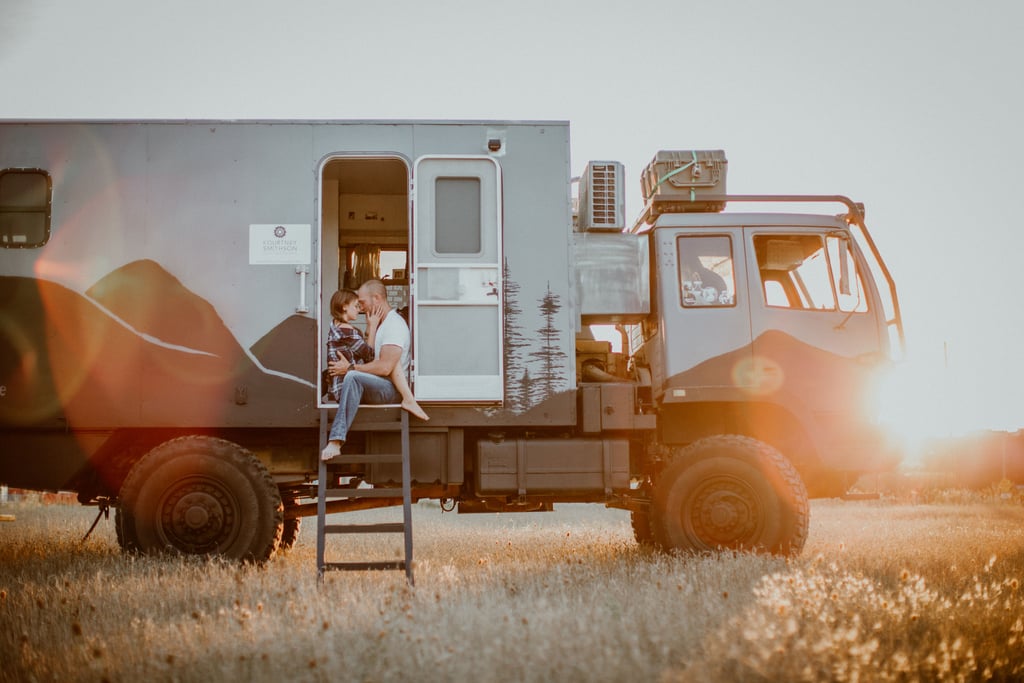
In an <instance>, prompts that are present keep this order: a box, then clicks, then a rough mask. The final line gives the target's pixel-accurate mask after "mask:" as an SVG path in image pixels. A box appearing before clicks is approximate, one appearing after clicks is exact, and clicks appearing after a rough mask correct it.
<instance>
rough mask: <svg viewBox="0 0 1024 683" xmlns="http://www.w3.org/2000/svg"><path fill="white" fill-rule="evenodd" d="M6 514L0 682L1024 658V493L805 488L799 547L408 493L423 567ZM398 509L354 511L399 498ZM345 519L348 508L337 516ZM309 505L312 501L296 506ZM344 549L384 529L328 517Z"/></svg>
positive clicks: (938, 674) (336, 677)
mask: <svg viewBox="0 0 1024 683" xmlns="http://www.w3.org/2000/svg"><path fill="white" fill-rule="evenodd" d="M0 512H3V513H5V514H13V515H14V516H15V517H16V521H13V522H2V523H0V680H10V681H37V680H38V681H51V680H54V681H103V680H108V681H139V680H144V681H151V682H153V681H204V682H206V681H218V680H239V681H268V682H269V681H275V682H277V681H282V680H288V681H348V680H353V681H409V680H416V681H469V680H484V681H491V680H508V681H634V680H644V681H745V680H746V681H802V680H807V681H832V680H835V681H890V680H892V681H918V680H920V681H932V680H1003V681H1008V680H1022V679H1024V599H1022V595H1024V592H1022V590H1021V586H1020V584H1021V582H1022V581H1024V506H1022V505H1020V504H1019V503H1008V502H999V501H998V500H997V501H994V502H990V503H974V502H970V503H948V502H947V503H937V504H936V503H929V504H909V503H900V504H897V503H892V502H859V503H852V502H846V503H844V502H839V501H819V502H815V503H814V504H813V505H812V521H811V535H810V539H809V541H808V544H807V547H806V549H805V551H804V553H803V554H802V555H801V556H800V557H799V558H796V559H790V560H784V559H778V558H766V557H757V556H751V555H735V554H726V555H713V556H665V555H659V554H656V553H652V552H650V551H648V550H646V549H643V548H640V547H638V546H637V545H636V544H635V543H634V541H633V538H632V533H631V531H630V527H629V521H628V516H627V515H626V514H625V513H622V512H620V511H614V510H605V509H603V508H601V507H599V506H586V505H565V506H559V507H558V508H557V509H556V511H555V512H553V513H542V514H527V515H507V514H503V515H463V516H459V515H455V514H442V513H441V512H440V510H439V509H438V507H437V506H436V505H427V504H420V505H417V506H415V512H414V514H415V517H416V522H415V533H416V559H417V561H416V587H415V588H409V587H407V586H406V584H405V581H404V575H403V574H402V573H401V572H387V573H360V572H344V573H342V572H334V573H330V574H328V575H327V577H326V581H325V583H324V585H323V587H322V588H318V586H317V582H316V571H315V538H316V534H315V527H314V524H315V520H305V528H304V529H303V532H302V534H301V536H300V538H299V542H298V543H297V545H296V546H295V548H294V549H293V550H292V551H291V552H290V553H289V554H287V555H285V556H283V557H279V558H276V559H275V560H274V561H272V562H271V563H269V564H268V565H267V566H266V567H264V568H257V567H251V566H237V565H232V564H226V563H222V562H209V561H196V560H188V559H181V558H147V557H131V556H126V555H123V554H121V553H120V551H119V550H118V548H117V544H116V541H115V539H114V531H113V524H112V522H109V521H108V522H101V525H100V527H99V528H98V529H97V531H96V532H95V533H94V534H93V536H92V537H91V538H90V539H89V540H88V541H87V542H86V543H85V544H82V543H80V539H81V537H82V535H83V534H84V532H85V530H86V529H87V528H88V526H89V524H90V523H91V522H92V518H93V515H94V514H95V511H94V510H92V509H84V508H78V507H73V506H64V505H49V506H45V505H41V504H38V503H29V502H20V503H16V504H9V505H7V506H4V507H3V509H2V510H0ZM394 514H395V511H393V510H378V511H373V512H368V513H359V516H360V517H362V519H364V520H367V519H382V518H393V515H394ZM350 518H351V517H350ZM310 522H313V523H310ZM342 543H349V544H352V543H355V544H357V545H349V546H346V547H350V548H351V553H352V554H353V556H354V557H359V558H360V559H366V557H367V556H368V555H373V554H375V553H376V557H378V558H380V557H381V553H382V552H383V556H384V557H388V556H397V555H398V553H399V552H400V548H399V544H400V538H399V539H398V540H395V539H392V538H387V539H373V538H366V539H360V540H357V541H355V542H353V541H351V540H350V539H348V538H344V539H338V538H334V537H332V538H331V539H330V544H329V551H332V552H331V555H332V557H334V558H339V559H340V557H341V556H342V554H341V552H342V551H341V548H342V545H341V544H342Z"/></svg>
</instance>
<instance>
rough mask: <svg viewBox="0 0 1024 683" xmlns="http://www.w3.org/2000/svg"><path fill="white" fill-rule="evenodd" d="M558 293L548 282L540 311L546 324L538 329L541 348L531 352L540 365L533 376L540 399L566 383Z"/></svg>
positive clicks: (555, 391) (546, 397)
mask: <svg viewBox="0 0 1024 683" xmlns="http://www.w3.org/2000/svg"><path fill="white" fill-rule="evenodd" d="M558 298H559V297H558V295H557V294H555V293H554V292H552V291H551V283H550V282H549V283H548V287H547V293H545V294H544V296H543V297H541V300H540V312H541V315H542V316H544V326H543V327H541V328H540V329H539V330H537V339H538V340H539V341H540V348H538V349H537V350H536V351H534V352H533V353H531V354H530V357H531V358H533V359H535V360H536V361H537V364H539V365H540V372H539V373H537V375H536V377H534V378H533V383H534V384H535V387H532V388H534V389H535V392H531V393H536V395H537V397H538V398H539V399H540V400H542V401H543V400H545V399H548V398H550V397H552V396H554V395H555V393H557V391H558V390H559V389H560V388H561V387H562V385H563V384H564V383H565V381H566V378H565V375H564V374H563V368H564V367H565V361H566V358H567V357H566V355H565V352H564V351H562V350H561V349H560V348H558V337H559V331H558V328H557V327H556V326H555V318H556V316H557V314H558V311H560V310H561V309H562V304H560V303H559V302H558Z"/></svg>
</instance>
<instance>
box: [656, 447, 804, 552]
mask: <svg viewBox="0 0 1024 683" xmlns="http://www.w3.org/2000/svg"><path fill="white" fill-rule="evenodd" d="M653 506H654V507H653V510H652V520H651V521H652V522H653V532H654V537H655V540H656V541H657V542H658V543H659V544H660V545H661V546H662V547H664V548H665V549H675V548H678V549H680V550H696V551H704V550H716V549H720V548H722V549H730V550H756V551H762V552H769V553H773V554H779V555H790V554H792V555H795V554H797V553H799V552H800V551H801V550H802V549H803V546H804V543H805V542H806V541H807V529H808V524H809V519H810V508H809V505H808V503H807V489H806V488H805V487H804V483H803V481H802V480H801V479H800V475H799V474H797V471H796V469H794V467H793V465H792V464H790V462H789V461H788V460H786V458H785V457H783V455H782V454H781V453H779V451H777V450H776V449H775V448H773V447H771V446H769V445H768V444H765V443H762V442H760V441H757V440H755V439H751V438H748V437H744V436H734V435H729V436H712V437H708V438H705V439H701V440H699V441H695V442H694V443H692V444H690V445H689V446H687V447H686V448H684V449H682V450H681V451H679V453H678V454H677V455H676V457H675V458H673V460H672V462H671V463H670V464H669V465H668V467H666V468H665V469H664V470H663V471H662V473H661V475H660V476H659V477H658V479H657V481H656V482H655V484H654V496H653Z"/></svg>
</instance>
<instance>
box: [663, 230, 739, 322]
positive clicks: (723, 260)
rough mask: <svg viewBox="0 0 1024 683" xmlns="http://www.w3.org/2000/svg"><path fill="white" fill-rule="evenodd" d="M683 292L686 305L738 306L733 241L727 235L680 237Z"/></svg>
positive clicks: (691, 306)
mask: <svg viewBox="0 0 1024 683" xmlns="http://www.w3.org/2000/svg"><path fill="white" fill-rule="evenodd" d="M676 246H677V249H678V252H679V292H680V296H681V303H682V305H683V308H697V307H700V308H707V307H722V306H734V305H735V304H736V278H735V276H734V274H733V262H732V241H731V240H730V238H729V237H728V236H726V235H692V236H685V237H680V238H679V241H678V242H677V245H676Z"/></svg>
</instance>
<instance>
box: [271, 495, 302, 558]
mask: <svg viewBox="0 0 1024 683" xmlns="http://www.w3.org/2000/svg"><path fill="white" fill-rule="evenodd" d="M287 503H288V504H287V505H286V506H285V507H291V506H293V505H298V504H299V501H297V500H289V501H287ZM301 527H302V518H301V517H293V518H292V519H285V520H284V523H283V525H282V526H281V544H280V545H279V546H278V547H277V549H278V550H279V551H287V550H291V549H292V546H294V545H295V541H297V540H298V539H299V529H300V528H301Z"/></svg>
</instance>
